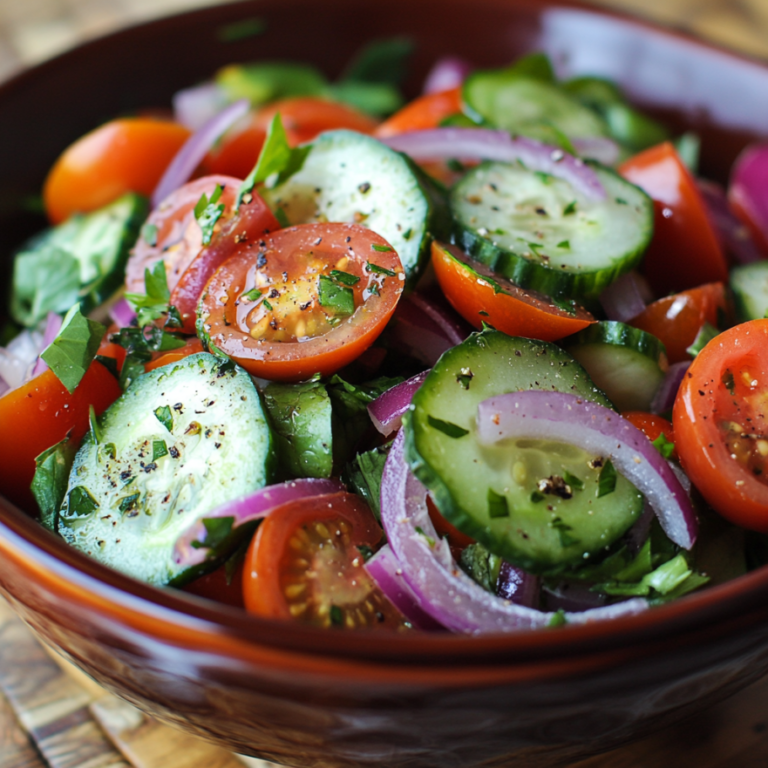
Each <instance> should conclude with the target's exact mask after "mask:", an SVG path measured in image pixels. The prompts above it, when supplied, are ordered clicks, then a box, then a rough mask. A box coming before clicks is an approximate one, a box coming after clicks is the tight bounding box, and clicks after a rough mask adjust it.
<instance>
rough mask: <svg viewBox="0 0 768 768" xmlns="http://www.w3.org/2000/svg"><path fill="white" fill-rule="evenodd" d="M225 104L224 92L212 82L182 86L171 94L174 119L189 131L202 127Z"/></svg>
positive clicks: (225, 96)
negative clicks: (188, 86) (182, 87)
mask: <svg viewBox="0 0 768 768" xmlns="http://www.w3.org/2000/svg"><path fill="white" fill-rule="evenodd" d="M226 106H227V95H226V93H225V92H224V91H223V89H222V88H221V87H220V86H218V85H217V84H216V83H212V82H206V83H201V84H200V85H195V86H193V87H191V88H184V89H183V90H181V91H177V92H176V93H175V94H174V95H173V116H174V119H175V120H176V122H177V123H181V124H182V125H183V126H185V127H187V128H189V130H190V131H197V130H199V129H200V128H202V127H203V126H204V125H205V123H206V122H207V121H208V120H210V119H211V118H212V117H214V116H215V115H217V114H218V113H219V112H221V110H222V109H224V107H226Z"/></svg>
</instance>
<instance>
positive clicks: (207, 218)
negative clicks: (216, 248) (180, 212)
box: [195, 184, 225, 245]
mask: <svg viewBox="0 0 768 768" xmlns="http://www.w3.org/2000/svg"><path fill="white" fill-rule="evenodd" d="M221 192H222V189H221V184H217V185H216V188H215V189H214V190H213V192H211V196H210V197H208V195H206V194H205V192H203V194H202V195H200V199H199V200H198V201H197V205H195V218H196V219H197V223H198V224H199V225H200V230H201V232H202V233H203V245H208V244H209V243H210V242H211V238H212V237H213V229H214V227H215V226H216V222H217V221H218V220H219V219H220V218H221V217H222V215H223V213H224V207H225V206H224V203H219V200H220V199H221Z"/></svg>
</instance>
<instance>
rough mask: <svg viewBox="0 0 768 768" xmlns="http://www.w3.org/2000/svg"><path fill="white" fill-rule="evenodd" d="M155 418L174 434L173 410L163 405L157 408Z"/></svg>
mask: <svg viewBox="0 0 768 768" xmlns="http://www.w3.org/2000/svg"><path fill="white" fill-rule="evenodd" d="M154 413H155V416H156V417H157V420H158V421H159V422H160V423H161V424H162V425H163V426H164V427H165V428H166V429H167V430H168V431H169V432H173V414H172V413H171V408H170V406H168V405H161V406H159V407H157V408H155V411H154Z"/></svg>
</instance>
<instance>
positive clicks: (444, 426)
mask: <svg viewBox="0 0 768 768" xmlns="http://www.w3.org/2000/svg"><path fill="white" fill-rule="evenodd" d="M427 422H428V423H429V426H430V427H432V428H433V429H436V430H437V431H438V432H442V433H443V434H444V435H447V436H448V437H452V438H454V439H457V438H459V437H464V435H468V434H469V430H468V429H464V427H460V426H459V425H458V424H451V422H450V421H443V420H442V419H436V418H435V417H434V416H429V415H428V416H427Z"/></svg>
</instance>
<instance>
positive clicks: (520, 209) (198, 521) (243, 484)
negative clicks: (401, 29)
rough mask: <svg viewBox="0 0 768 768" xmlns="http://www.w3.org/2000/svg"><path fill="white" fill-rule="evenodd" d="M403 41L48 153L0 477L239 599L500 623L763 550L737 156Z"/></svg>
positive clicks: (415, 622) (756, 336)
mask: <svg viewBox="0 0 768 768" xmlns="http://www.w3.org/2000/svg"><path fill="white" fill-rule="evenodd" d="M409 52H410V46H409V44H408V43H407V41H404V40H401V39H398V40H391V41H382V42H379V43H377V44H374V45H373V46H371V47H370V48H368V49H366V50H364V51H362V52H361V53H360V54H359V55H358V57H357V58H356V59H355V60H354V61H353V62H352V63H351V64H350V66H349V67H348V68H347V69H346V70H345V75H344V76H343V77H342V78H341V79H340V80H338V81H336V82H333V83H332V82H329V81H328V80H327V78H325V77H324V76H323V75H322V74H321V73H320V72H318V71H316V70H315V69H313V68H311V67H308V66H305V65H302V64H285V63H263V62H262V63H257V64H247V65H232V66H229V67H226V68H224V69H223V70H221V71H219V72H218V73H216V75H215V77H214V79H213V80H211V81H210V82H208V83H204V84H202V85H200V86H195V87H193V88H190V89H188V90H186V91H182V92H180V93H178V94H177V95H176V97H175V99H174V105H173V107H174V110H173V115H172V116H171V115H169V116H168V117H167V118H159V117H130V118H119V119H115V120H113V121H110V122H108V123H106V124H104V125H102V126H101V127H98V128H96V129H95V130H94V131H93V132H92V133H90V134H88V135H86V136H84V137H83V138H82V139H80V140H79V141H78V142H76V143H75V144H74V145H72V146H71V147H69V148H68V149H66V150H65V151H64V153H63V154H62V155H61V157H60V158H59V160H58V161H57V163H56V164H55V165H54V167H53V168H52V169H51V171H50V174H49V176H48V178H47V180H46V183H45V187H44V190H43V198H42V199H43V204H44V208H45V212H46V214H47V217H48V220H49V226H48V227H47V228H46V229H44V230H43V231H41V232H40V233H39V234H38V235H36V236H35V237H33V238H32V239H31V240H29V241H28V242H27V243H25V244H24V245H23V246H22V247H21V248H20V249H19V251H18V253H16V255H15V258H14V270H13V280H12V286H11V294H10V296H9V311H10V317H11V320H10V321H9V322H8V323H7V324H6V325H5V328H4V330H3V344H4V345H5V346H4V347H2V348H0V423H1V424H2V425H3V427H4V429H5V431H6V433H7V434H11V435H13V439H12V440H6V441H4V444H3V445H2V446H0V466H2V468H3V469H2V474H0V492H2V494H3V495H5V496H6V497H7V498H9V499H10V500H11V501H13V502H14V503H16V504H18V505H19V506H21V507H23V508H24V509H26V510H27V511H29V512H30V513H33V512H34V513H35V514H37V515H38V516H39V520H40V523H41V524H42V525H44V526H45V527H47V528H48V529H49V530H50V531H52V532H53V533H54V534H55V535H57V536H59V537H61V538H63V539H64V540H65V541H66V542H67V543H68V544H69V545H71V546H73V547H76V548H77V549H79V550H81V551H83V552H84V553H86V554H87V555H89V556H91V557H93V558H96V559H97V560H99V561H100V562H102V563H103V564H105V565H107V566H109V567H112V568H115V569H117V570H120V571H122V572H124V573H126V574H128V575H130V576H133V577H135V578H138V579H141V580H144V581H147V582H149V583H151V584H154V585H156V586H159V587H168V588H181V589H185V590H188V591H190V592H192V593H195V594H198V595H203V596H206V597H212V598H213V599H216V600H220V601H223V602H228V603H231V604H234V605H238V606H241V607H243V608H244V609H245V610H248V611H250V612H253V613H256V614H258V615H262V616H267V617H272V618H282V619H285V620H287V621H298V622H305V623H310V624H314V625H319V626H324V627H330V628H336V629H339V630H342V629H360V628H368V629H371V628H380V629H388V630H390V631H414V630H423V631H446V630H447V631H454V632H464V633H482V632H510V631H518V630H525V629H533V628H546V627H552V626H560V625H563V624H574V623H584V622H590V621H596V620H601V619H607V618H611V617H615V616H621V615H627V614H634V613H639V612H642V611H645V610H648V609H650V608H652V607H653V606H654V605H657V604H660V603H664V602H667V601H670V600H674V599H677V598H680V597H683V596H684V595H687V594H689V593H691V592H694V591H696V590H699V589H705V588H707V587H708V586H711V585H714V584H718V583H722V582H724V581H727V580H729V579H731V578H735V577H737V576H738V575H740V574H742V573H745V572H746V571H747V570H749V569H751V568H754V567H757V566H759V565H761V564H763V563H764V562H766V552H768V549H767V548H766V544H765V542H766V540H765V538H764V536H763V534H764V533H766V532H768V488H766V485H765V483H766V480H765V479H764V473H765V470H766V468H767V466H766V462H768V430H767V429H766V427H765V426H764V425H763V423H762V422H763V420H764V419H765V418H766V415H765V414H766V410H765V402H764V401H765V396H764V394H763V381H764V378H765V376H766V374H767V373H768V371H767V368H768V360H766V355H767V353H766V351H765V350H766V348H768V347H767V346H766V342H768V320H766V319H764V318H765V317H766V313H767V312H768V258H766V257H768V205H767V203H766V197H765V195H764V194H763V181H762V180H763V178H764V176H765V171H766V168H767V167H768V149H766V148H765V147H759V146H756V147H750V148H748V149H747V150H745V152H744V153H743V154H742V156H741V157H740V158H739V160H738V161H737V164H736V166H735V167H734V169H733V174H732V178H731V183H730V186H729V188H728V189H727V190H724V189H723V188H721V187H720V186H718V185H716V184H714V183H713V182H710V181H706V180H704V179H700V178H698V177H697V172H696V165H697V154H698V141H697V138H696V137H695V136H693V135H689V134H686V135H683V136H677V137H675V136H672V135H670V134H669V133H668V131H667V130H666V128H665V127H664V126H662V125H660V124H659V123H657V122H656V121H655V120H653V119H651V118H650V117H648V116H646V115H644V114H642V113H640V112H639V111H637V110H636V109H635V108H634V107H633V106H632V105H630V104H629V103H628V102H627V100H626V98H625V97H624V95H623V94H622V93H621V91H620V90H619V89H618V87H617V86H616V85H614V84H613V83H611V82H609V81H606V80H603V79H600V78H595V77H589V76H584V77H579V78H575V79H570V80H565V81H563V80H560V79H558V78H557V76H556V74H555V72H554V70H553V67H552V64H551V62H550V61H549V59H548V58H547V57H546V56H545V55H543V54H534V55H530V56H528V57H525V58H523V59H521V60H519V61H516V62H513V63H512V64H511V65H509V66H507V67H504V68H500V69H495V70H476V69H473V68H472V67H471V66H470V65H469V64H468V63H467V62H464V61H460V60H457V59H446V60H443V61H440V62H438V63H437V64H436V65H435V67H434V68H433V70H432V72H431V73H430V76H429V78H428V80H427V82H426V84H425V87H424V93H423V94H422V95H421V96H419V97H418V98H416V99H415V100H413V101H411V102H409V103H405V102H404V100H403V98H402V96H401V95H400V92H399V89H398V82H399V79H400V77H401V76H402V72H403V70H404V64H405V60H406V59H407V56H408V54H409Z"/></svg>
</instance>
